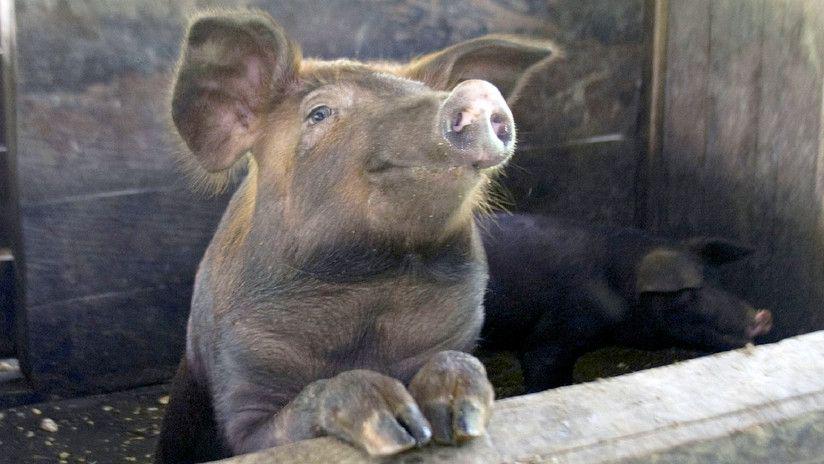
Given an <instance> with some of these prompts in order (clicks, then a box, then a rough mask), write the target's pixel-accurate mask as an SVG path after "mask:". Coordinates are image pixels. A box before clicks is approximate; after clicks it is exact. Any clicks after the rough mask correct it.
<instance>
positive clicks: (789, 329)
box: [751, 0, 824, 337]
mask: <svg viewBox="0 0 824 464" xmlns="http://www.w3.org/2000/svg"><path fill="white" fill-rule="evenodd" d="M804 5H805V4H804V2H796V1H791V0H790V1H773V2H767V3H766V8H765V10H764V39H763V43H764V45H763V51H762V58H761V62H762V71H761V79H762V87H761V97H760V98H761V103H760V113H759V131H758V145H757V158H756V163H755V169H754V171H753V172H752V173H751V175H753V176H755V177H756V179H758V180H760V179H765V180H766V182H765V183H766V184H767V185H773V186H774V188H772V189H764V190H759V191H758V192H756V194H757V195H759V196H762V198H763V200H762V201H763V202H764V203H766V205H765V208H764V209H763V210H758V211H756V212H755V213H756V214H755V215H754V216H755V217H754V220H755V221H763V222H765V223H766V224H767V226H768V227H769V234H765V237H769V239H768V240H764V241H761V242H760V243H759V245H760V247H761V248H762V249H763V248H766V250H767V252H768V253H769V255H768V256H765V257H764V259H765V264H764V265H763V267H761V268H760V269H762V270H763V273H764V281H765V282H768V283H769V286H768V287H766V288H765V287H761V288H754V289H752V294H753V295H754V296H755V297H756V298H758V299H759V300H761V301H763V302H765V303H766V304H767V305H769V306H770V307H772V308H774V313H775V314H776V318H775V319H776V325H775V330H774V333H773V337H780V336H786V335H789V334H792V333H798V332H800V331H805V330H810V329H812V328H813V327H812V323H813V322H814V321H815V320H816V319H818V320H820V311H821V304H822V299H821V291H820V287H821V282H820V281H816V280H814V276H815V275H820V274H819V272H820V270H817V269H816V267H815V266H816V263H820V262H821V261H820V258H819V257H816V256H815V245H814V240H815V239H814V237H815V234H816V229H815V226H816V218H815V213H814V211H816V210H819V209H820V205H821V204H822V201H824V199H822V198H821V197H817V196H816V192H815V186H816V179H815V169H816V163H817V159H818V156H819V154H818V149H819V138H820V137H821V105H822V85H824V80H822V78H823V76H822V72H821V66H820V64H817V63H816V61H815V57H816V56H820V55H817V52H816V48H819V49H820V48H821V47H824V42H822V43H815V42H813V41H812V39H813V38H815V37H816V35H815V34H816V32H815V31H816V29H817V28H820V27H821V24H820V23H818V24H816V23H814V22H813V21H812V18H811V17H809V16H808V15H806V14H805V8H804ZM818 37H819V38H821V35H818ZM764 203H760V204H764Z"/></svg>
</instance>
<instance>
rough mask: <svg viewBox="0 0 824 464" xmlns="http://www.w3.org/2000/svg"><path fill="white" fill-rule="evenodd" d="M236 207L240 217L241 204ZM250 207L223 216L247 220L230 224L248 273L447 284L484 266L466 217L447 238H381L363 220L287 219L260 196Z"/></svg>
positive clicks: (282, 209)
mask: <svg viewBox="0 0 824 464" xmlns="http://www.w3.org/2000/svg"><path fill="white" fill-rule="evenodd" d="M237 195H240V196H243V195H244V194H243V193H241V192H238V194H236V196H237ZM236 203H237V207H238V208H239V210H240V208H241V206H242V205H243V204H244V202H240V201H238V202H236ZM255 203H256V204H255V205H254V206H253V207H252V210H253V212H251V213H250V212H249V211H248V209H249V207H248V206H246V207H243V208H245V209H246V210H247V211H246V212H245V213H244V214H232V213H231V212H227V213H229V214H227V216H241V217H246V218H248V219H250V222H248V223H246V224H243V223H241V222H237V223H236V224H231V225H232V226H234V225H236V226H238V227H242V228H244V229H245V233H244V235H245V240H244V242H245V243H244V245H245V246H244V248H245V252H244V253H242V255H243V256H244V258H243V260H242V261H243V262H244V263H246V265H247V266H251V267H252V268H256V269H272V268H273V267H274V268H275V269H273V271H274V274H275V275H278V276H281V278H283V279H295V278H298V279H300V278H310V279H315V280H320V281H325V282H334V283H353V282H363V281H367V280H371V279H376V278H392V277H398V276H401V275H412V276H415V277H422V278H426V279H429V280H437V281H455V280H460V279H462V278H464V277H466V275H467V274H469V273H473V272H477V271H478V270H479V269H481V268H483V267H484V266H485V259H484V253H483V248H482V246H481V242H480V238H479V235H478V233H477V230H476V227H475V224H474V221H472V220H471V218H470V220H468V221H466V224H464V225H462V226H460V227H456V226H455V225H452V226H453V227H452V229H451V230H450V231H449V233H448V234H443V233H435V232H433V233H431V234H425V233H423V234H422V233H420V231H416V233H414V234H410V235H405V234H387V233H386V232H385V231H383V230H372V229H370V227H369V225H368V221H365V220H362V219H359V218H358V217H357V216H356V215H352V216H348V217H347V216H342V215H341V214H339V212H336V211H318V212H316V213H315V214H311V215H309V216H302V215H295V214H294V212H290V211H289V205H288V202H284V201H282V200H280V201H278V200H275V201H262V199H261V197H260V196H258V197H257V201H256V202H255ZM230 206H231V205H230ZM336 213H337V214H336ZM227 225H229V224H227ZM227 235H228V236H238V235H241V234H240V233H230V234H227ZM410 237H412V238H411V239H410Z"/></svg>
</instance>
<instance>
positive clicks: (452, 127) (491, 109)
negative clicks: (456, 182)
mask: <svg viewBox="0 0 824 464" xmlns="http://www.w3.org/2000/svg"><path fill="white" fill-rule="evenodd" d="M439 118H440V119H439V120H440V121H441V127H442V128H443V136H444V138H445V139H446V141H447V142H448V143H449V144H450V145H451V147H452V148H453V149H454V152H455V156H456V157H457V159H456V161H458V162H459V164H466V165H470V166H472V167H474V168H476V169H483V168H489V167H493V166H497V165H499V164H501V163H503V162H504V161H506V159H507V158H509V157H510V156H511V155H512V152H513V150H514V148H515V123H514V122H513V119H512V112H511V111H510V109H509V107H508V106H507V104H506V101H505V100H504V97H503V95H501V92H500V91H498V89H497V88H496V87H495V86H494V85H492V84H490V83H489V82H487V81H482V80H479V79H472V80H468V81H464V82H461V83H460V84H458V85H457V86H456V87H455V88H454V89H453V90H452V93H451V94H450V95H449V97H448V98H447V99H446V100H445V101H444V102H443V105H442V106H441V109H440V113H439Z"/></svg>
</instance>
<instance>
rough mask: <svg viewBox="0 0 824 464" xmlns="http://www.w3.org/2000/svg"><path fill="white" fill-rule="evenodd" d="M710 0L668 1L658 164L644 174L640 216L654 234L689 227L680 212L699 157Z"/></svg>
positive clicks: (689, 199)
mask: <svg viewBox="0 0 824 464" xmlns="http://www.w3.org/2000/svg"><path fill="white" fill-rule="evenodd" d="M710 4H711V2H710V1H709V0H673V1H670V2H669V17H668V27H667V29H668V31H669V39H668V41H667V44H668V45H667V58H666V61H667V70H666V94H665V97H664V108H665V111H666V117H665V120H664V124H663V126H664V127H663V145H662V152H661V163H662V164H661V166H660V172H658V173H655V174H653V175H652V176H651V177H650V179H649V181H650V184H649V187H648V194H647V205H648V208H649V210H648V214H649V215H650V216H649V217H648V218H647V220H646V221H644V223H645V224H647V226H648V228H649V229H650V230H651V231H652V232H655V233H662V232H667V233H673V232H675V233H677V232H679V231H684V230H687V231H690V230H694V229H695V227H694V226H693V224H692V222H691V221H692V218H691V216H690V215H684V214H683V211H684V208H685V207H686V206H688V205H691V204H692V201H693V200H692V199H693V197H694V193H693V191H694V188H695V182H696V178H697V177H698V173H699V170H698V166H700V163H701V161H702V160H703V158H704V150H705V141H706V124H707V122H706V118H707V115H706V113H707V92H708V88H707V76H708V75H709V72H710V58H709V43H710ZM671 205H676V206H675V207H674V208H673V207H671ZM687 211H689V210H688V209H687Z"/></svg>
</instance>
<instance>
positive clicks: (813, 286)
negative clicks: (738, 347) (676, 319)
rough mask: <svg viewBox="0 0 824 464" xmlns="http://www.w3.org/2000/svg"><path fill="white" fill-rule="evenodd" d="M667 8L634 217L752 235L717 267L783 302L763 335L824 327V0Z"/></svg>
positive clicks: (682, 231) (691, 229)
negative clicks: (656, 126) (646, 167)
mask: <svg viewBox="0 0 824 464" xmlns="http://www.w3.org/2000/svg"><path fill="white" fill-rule="evenodd" d="M667 17H668V34H667V39H668V43H667V51H666V55H665V56H664V57H663V59H664V62H665V69H666V72H665V75H664V78H665V80H664V84H665V94H664V101H663V103H664V113H663V115H664V116H663V120H662V129H663V131H662V140H661V142H662V144H661V145H662V148H661V151H660V153H657V154H651V156H652V158H651V160H650V173H649V179H650V183H649V185H648V188H649V190H648V192H647V193H648V197H647V200H648V201H647V209H646V210H645V211H644V212H645V216H644V217H639V218H638V219H639V222H640V223H642V224H644V225H645V226H646V227H647V228H648V229H650V230H652V231H655V232H661V233H665V234H670V235H675V236H685V235H690V234H696V233H704V234H710V235H720V236H723V237H727V238H731V239H736V240H740V241H742V242H744V243H749V244H751V245H752V246H754V247H755V249H756V253H755V255H754V256H753V257H752V258H751V259H749V260H747V261H746V262H744V263H741V264H737V265H733V266H730V267H729V268H728V269H725V271H724V272H723V273H722V275H721V277H722V280H723V281H724V282H725V283H726V285H727V286H728V287H729V288H732V289H734V290H737V291H738V292H739V293H741V294H742V295H743V296H746V297H747V298H748V299H750V300H751V301H753V302H754V303H756V304H758V305H760V306H763V307H767V308H770V309H772V310H773V311H774V312H775V313H776V318H775V326H774V329H773V332H772V333H771V334H770V335H769V336H767V337H765V341H772V340H777V339H779V338H783V337H786V336H789V335H792V334H797V333H799V332H805V331H809V330H812V329H816V328H824V125H822V122H824V121H823V120H822V115H824V113H823V112H822V111H824V105H822V90H824V69H823V68H824V1H821V0H679V1H670V2H669V11H668V15H667Z"/></svg>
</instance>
